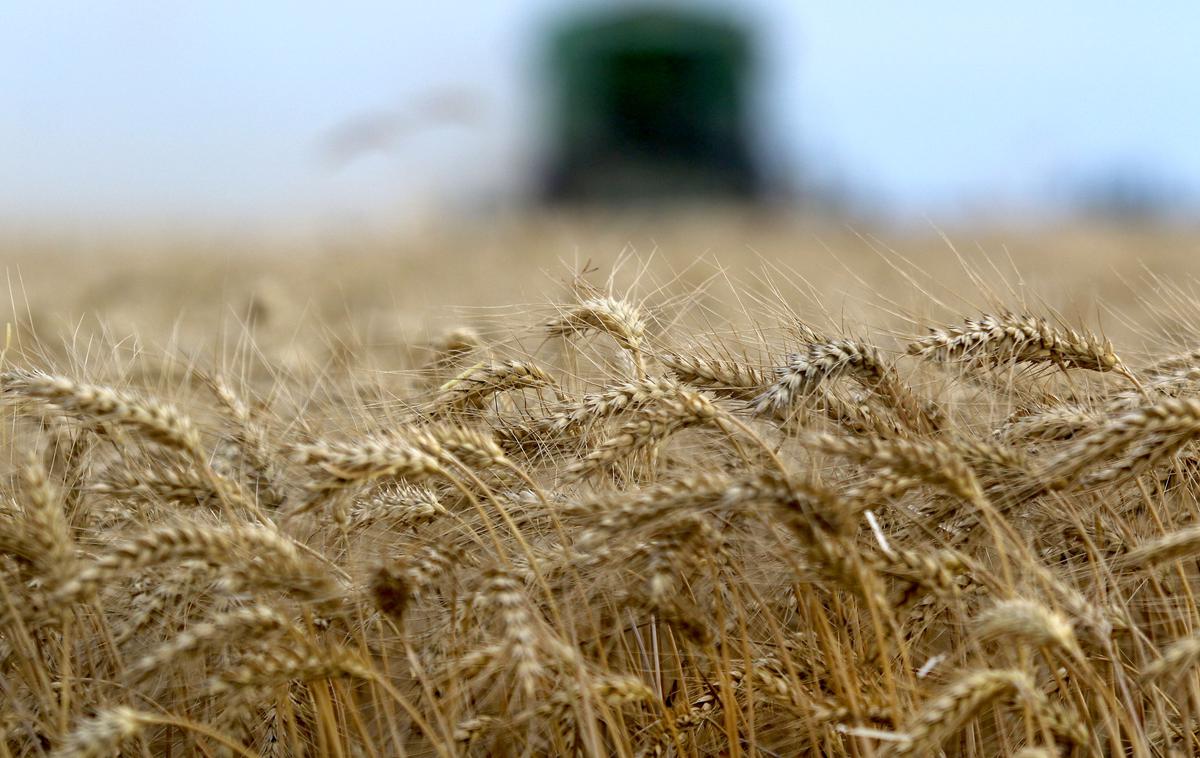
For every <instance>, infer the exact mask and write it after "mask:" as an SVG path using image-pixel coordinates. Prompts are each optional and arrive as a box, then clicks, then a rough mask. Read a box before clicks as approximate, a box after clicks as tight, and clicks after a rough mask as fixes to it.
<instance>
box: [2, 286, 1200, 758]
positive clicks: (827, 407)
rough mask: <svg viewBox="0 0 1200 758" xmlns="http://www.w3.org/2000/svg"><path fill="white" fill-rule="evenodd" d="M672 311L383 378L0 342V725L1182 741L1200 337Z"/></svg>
mask: <svg viewBox="0 0 1200 758" xmlns="http://www.w3.org/2000/svg"><path fill="white" fill-rule="evenodd" d="M564 299H565V298H564ZM677 327H678V325H676V324H670V323H663V321H662V320H661V319H658V318H656V316H655V313H654V306H653V304H652V303H648V302H643V301H640V300H639V299H638V297H637V295H636V294H635V293H629V292H617V293H614V292H613V291H612V290H611V288H604V289H601V288H597V287H592V286H588V285H585V284H582V283H576V285H575V287H574V290H573V292H572V293H571V297H570V299H569V301H568V302H567V303H566V304H564V305H561V306H557V307H555V308H553V309H548V310H547V311H546V312H545V313H543V314H542V315H540V316H536V314H535V317H534V318H531V319H530V320H529V323H528V324H527V325H525V326H521V327H520V329H519V330H515V331H516V332H517V333H515V334H492V335H490V336H488V337H486V338H484V337H481V336H480V334H479V333H478V332H477V331H473V330H471V329H461V330H456V331H452V332H449V333H447V334H446V335H445V339H443V340H442V341H441V343H440V345H439V346H438V347H437V349H436V350H434V351H433V352H432V354H431V355H430V356H429V357H428V358H427V359H426V360H424V361H423V362H422V365H421V366H420V370H419V371H412V372H407V373H403V374H402V375H397V377H396V380H397V381H398V382H399V383H400V384H402V385H403V387H404V391H403V392H400V391H396V392H382V391H372V390H371V389H370V388H367V387H364V386H362V385H361V384H356V382H355V381H354V380H353V379H346V378H344V377H342V378H339V377H340V376H341V375H339V374H338V373H337V372H338V371H340V370H342V369H339V368H338V367H337V366H333V365H331V366H327V367H325V368H324V369H322V370H321V371H317V372H313V373H312V374H310V375H309V376H308V378H306V379H302V378H301V377H300V375H296V374H293V373H289V372H288V371H284V370H275V371H273V370H272V369H271V367H270V366H266V367H263V366H260V367H259V368H260V370H258V371H257V372H250V371H249V370H248V369H246V370H243V371H242V372H241V373H239V374H234V375H233V376H235V377H236V378H234V379H231V378H230V376H231V374H229V373H227V372H226V373H223V372H219V371H215V370H213V371H209V370H204V369H202V368H201V367H200V366H199V365H196V364H190V365H187V366H185V367H184V369H183V372H182V379H180V380H179V381H167V380H166V379H165V378H164V377H167V374H165V373H160V374H159V375H158V381H157V382H155V381H151V380H152V379H154V372H152V371H151V372H144V373H143V374H141V375H140V377H141V378H140V379H139V375H138V374H136V372H126V373H125V374H124V375H123V376H116V377H108V381H103V380H101V378H100V377H98V376H80V375H78V374H79V373H86V372H76V373H75V374H72V373H71V372H70V371H69V370H63V369H61V368H60V369H59V370H55V369H54V367H53V366H50V365H38V361H37V360H35V359H34V358H33V357H31V356H35V355H38V354H39V353H38V351H36V350H28V349H26V350H23V351H22V350H18V349H17V348H16V347H13V345H12V344H10V348H12V349H11V350H10V351H9V353H8V355H7V356H6V357H4V358H2V359H0V361H2V362H3V364H4V365H3V371H2V373H0V408H2V412H3V413H4V424H3V430H4V431H3V435H4V440H3V445H4V448H5V449H6V450H7V451H8V458H9V460H10V461H11V464H12V465H11V467H10V471H11V472H12V473H11V476H10V477H9V478H8V479H7V480H6V481H5V483H4V484H3V485H2V486H3V488H4V490H3V493H0V494H2V500H0V754H2V755H21V756H26V755H46V754H49V755H55V756H101V755H113V754H118V753H122V752H123V753H125V754H129V755H190V754H196V755H232V756H242V755H297V756H298V755H322V756H324V755H330V756H346V757H347V758H349V757H350V756H368V757H371V758H375V757H378V756H392V755H422V756H424V755H438V756H452V755H471V754H474V755H490V754H502V755H503V754H522V755H572V754H586V755H621V756H657V755H717V754H720V755H739V754H747V755H755V754H761V755H766V756H772V755H854V756H873V755H874V756H926V755H939V754H943V753H944V754H947V755H969V756H991V755H1021V756H1025V758H1033V757H1034V756H1058V755H1134V756H1150V755H1169V754H1179V755H1187V754H1196V753H1197V752H1198V751H1200V732H1198V729H1200V676H1197V669H1198V668H1200V666H1198V664H1200V633H1198V632H1197V625H1198V624H1200V605H1198V604H1197V602H1196V597H1195V593H1196V591H1197V590H1200V562H1198V561H1200V519H1198V516H1200V506H1198V503H1197V498H1196V496H1197V493H1198V486H1197V485H1198V483H1200V482H1198V479H1200V451H1198V448H1197V444H1196V443H1197V442H1200V351H1197V352H1195V353H1192V354H1181V355H1170V356H1164V357H1161V358H1160V359H1158V360H1141V361H1138V362H1136V365H1134V364H1127V363H1126V362H1125V361H1123V360H1122V358H1121V357H1120V356H1119V354H1118V353H1117V352H1116V351H1115V350H1114V348H1113V346H1112V345H1111V344H1110V343H1108V342H1107V341H1105V340H1103V339H1100V338H1098V337H1096V336H1094V335H1093V334H1092V333H1090V332H1088V331H1086V330H1084V329H1081V328H1078V327H1077V328H1070V327H1068V326H1066V325H1065V324H1063V323H1062V322H1061V320H1060V319H1057V318H1054V317H1049V316H1047V317H1043V316H1039V315H1036V314H1034V313H1030V312H1019V311H1016V310H1013V311H1004V310H999V309H997V311H996V312H995V313H993V314H990V315H976V316H974V317H972V318H969V319H967V320H964V321H961V322H959V323H957V324H945V325H934V326H933V327H932V328H930V329H929V330H928V331H927V332H925V333H923V334H917V333H915V332H916V330H914V333H913V334H910V335H908V336H907V338H900V339H896V336H895V335H891V336H890V337H888V339H887V340H874V341H873V340H864V339H859V338H855V337H851V336H847V335H845V334H827V333H819V332H818V330H816V329H813V328H812V327H810V326H808V325H806V324H805V323H804V322H803V321H801V320H799V319H789V320H788V321H787V323H785V324H782V327H783V328H782V330H780V331H776V332H773V334H776V335H780V336H778V338H776V337H772V338H770V339H768V338H766V337H763V335H765V334H767V332H766V331H765V330H759V331H752V333H751V334H750V335H749V336H747V335H746V334H741V335H734V334H732V333H724V332H721V333H718V332H715V331H710V332H708V333H704V331H703V330H698V331H693V332H691V333H682V334H681V333H680V332H681V331H683V330H681V329H679V328H677ZM756 335H757V336H756ZM530 341H532V342H533V343H535V344H536V347H535V348H530V347H528V346H527V343H528V342H530ZM880 342H883V343H886V347H880V346H877V344H876V343H880ZM10 343H11V340H10ZM893 343H894V344H893ZM244 352H247V353H249V352H252V351H244ZM46 362H49V361H48V360H47V361H46ZM43 363H45V362H43ZM249 363H250V360H249V359H247V361H246V362H245V364H244V365H243V369H245V366H246V365H248V364H249ZM343 368H344V367H343ZM251 373H254V374H255V376H250V374H251ZM256 377H257V378H256ZM264 377H265V378H264Z"/></svg>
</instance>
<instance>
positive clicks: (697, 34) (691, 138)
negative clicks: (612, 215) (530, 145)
mask: <svg viewBox="0 0 1200 758" xmlns="http://www.w3.org/2000/svg"><path fill="white" fill-rule="evenodd" d="M751 52H752V51H751V46H750V39H749V37H748V35H747V34H746V32H745V31H744V30H743V29H742V28H741V27H740V26H738V25H737V24H735V23H732V22H730V21H726V20H724V19H721V18H713V17H709V16H705V15H699V14H694V13H685V12H679V11H630V12H624V13H618V14H608V15H604V16H600V17H589V18H585V19H576V20H574V21H573V22H571V23H570V24H568V25H566V26H564V27H562V28H560V30H559V31H558V33H557V34H556V35H555V36H554V38H553V41H552V47H551V55H550V74H551V80H552V82H553V85H552V86H553V92H552V96H553V100H552V118H553V123H552V128H553V131H552V143H551V153H550V160H549V165H548V167H547V169H546V171H545V174H544V176H543V179H542V192H543V197H544V199H545V200H546V201H548V202H567V203H571V202H576V203H599V204H631V205H632V204H640V203H645V202H655V201H676V200H678V201H689V200H691V201H694V200H706V199H713V200H717V199H752V198H753V197H754V196H756V195H757V194H758V193H759V190H760V178H759V174H758V171H757V169H756V167H755V165H754V160H753V157H752V151H751V149H750V144H749V139H748V137H747V128H746V126H747V124H746V122H747V90H748V83H749V80H750V75H751V70H750V69H751Z"/></svg>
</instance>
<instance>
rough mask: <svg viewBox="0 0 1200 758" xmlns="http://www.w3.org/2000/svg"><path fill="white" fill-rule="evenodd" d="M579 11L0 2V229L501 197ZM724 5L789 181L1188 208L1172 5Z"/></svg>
mask: <svg viewBox="0 0 1200 758" xmlns="http://www.w3.org/2000/svg"><path fill="white" fill-rule="evenodd" d="M597 5H598V4H597V3H585V4H581V3H566V2H553V1H551V0H508V2H499V3H490V4H486V5H480V6H478V7H475V6H473V7H472V10H471V12H469V13H467V12H464V11H463V10H462V8H461V7H453V6H450V5H443V6H432V7H430V6H425V5H421V6H417V5H411V6H405V5H404V4H388V3H371V2H358V3H345V4H338V6H337V7H336V8H334V7H332V6H321V5H318V4H313V3H296V4H293V3H274V2H268V3H257V4H236V3H216V4H204V5H198V6H188V7H184V6H178V5H160V4H155V3H149V2H118V3H112V4H106V5H104V6H103V7H101V6H97V5H90V4H85V3H47V4H11V5H10V6H9V7H8V8H6V9H5V10H4V11H2V12H0V91H2V92H4V93H5V95H4V96H3V99H2V102H3V106H0V107H2V110H3V112H2V118H0V170H3V171H4V174H5V175H6V176H7V177H8V178H9V181H8V182H6V183H5V186H4V188H3V189H2V190H0V222H4V223H8V224H21V223H37V222H44V221H50V222H53V221H56V220H64V221H70V220H72V219H74V220H80V221H84V222H86V221H89V220H109V221H115V222H122V221H138V220H164V219H165V220H172V219H174V220H178V221H181V222H193V223H204V222H208V221H220V222H222V223H226V224H247V225H251V226H254V225H256V224H259V223H268V222H270V221H272V220H279V219H290V218H315V219H325V220H338V219H342V220H347V221H350V222H353V220H355V219H359V218H362V219H377V218H389V217H392V216H395V215H397V214H402V213H404V212H409V211H412V210H414V209H416V210H420V209H434V210H445V209H451V210H454V209H463V208H473V207H480V206H492V205H496V204H499V205H504V204H506V203H509V202H511V201H512V199H513V198H514V197H519V196H520V192H521V190H522V188H523V186H524V185H525V184H526V183H527V181H528V174H529V160H530V158H531V156H533V155H534V154H536V152H537V149H538V140H539V134H538V124H537V122H536V120H535V119H534V116H535V115H536V113H537V106H538V95H539V93H538V91H537V89H538V88H537V83H538V79H537V74H538V64H539V59H540V54H541V43H542V41H543V38H542V32H543V31H544V30H545V29H546V28H547V25H549V24H553V23H555V22H556V21H557V20H561V19H562V18H563V17H566V16H569V15H570V14H571V13H574V12H577V11H578V10H579V9H580V8H581V7H584V6H590V7H596V6H597ZM626 5H646V4H644V3H626ZM654 5H656V6H658V5H662V3H658V4H654ZM667 5H671V6H686V7H704V8H716V9H725V10H727V11H729V12H731V13H733V11H732V8H733V4H730V3H717V2H675V3H668V4H667ZM738 8H739V10H738V12H737V13H735V14H734V15H737V16H739V17H741V18H743V19H744V20H745V21H746V23H747V25H748V26H750V28H751V29H752V30H754V31H755V33H756V34H757V35H758V39H759V42H760V51H761V63H762V72H763V79H762V80H761V83H760V87H761V89H760V92H759V95H760V100H761V102H762V104H763V107H762V109H761V110H759V111H757V116H758V118H759V120H760V122H761V123H760V130H761V134H762V137H763V140H764V144H765V145H766V148H767V149H768V150H769V151H770V152H771V154H772V160H773V163H774V164H775V165H776V166H777V167H782V170H783V171H784V172H785V173H789V172H790V173H789V175H791V176H792V177H793V178H795V179H796V180H797V181H799V180H800V179H802V178H803V177H813V176H816V177H817V178H819V179H821V180H822V181H829V182H833V183H836V184H838V185H841V186H845V187H849V188H851V189H852V191H853V193H854V194H855V196H856V197H857V198H859V199H860V200H862V201H863V202H864V203H867V204H869V205H871V206H874V207H877V208H880V209H883V210H884V211H885V212H887V213H889V214H891V215H892V216H894V217H901V218H903V217H922V216H925V217H929V218H932V219H934V220H943V221H948V220H951V219H955V218H961V217H963V216H964V215H970V214H972V213H976V212H984V213H995V212H1011V213H1012V214H1014V215H1017V216H1020V215H1028V214H1031V213H1037V212H1039V211H1040V210H1042V209H1045V208H1052V207H1053V203H1054V198H1055V197H1056V193H1061V192H1062V191H1063V188H1064V187H1067V188H1069V187H1070V186H1072V183H1075V182H1079V181H1082V180H1084V179H1086V178H1087V177H1090V176H1100V177H1104V176H1106V175H1107V174H1108V173H1112V172H1118V173H1119V172H1125V171H1128V172H1130V173H1131V174H1132V175H1142V176H1145V177H1147V178H1148V179H1149V180H1151V181H1161V182H1162V184H1163V186H1164V187H1165V188H1167V189H1169V190H1170V191H1171V192H1175V193H1177V194H1178V196H1179V197H1180V198H1188V200H1189V202H1192V203H1194V202H1195V199H1194V198H1193V197H1191V195H1193V194H1194V193H1195V192H1196V191H1197V190H1198V189H1200V142H1197V141H1196V140H1195V138H1194V131H1195V130H1194V125H1195V122H1196V120H1197V119H1198V118H1200V95H1198V94H1197V92H1196V88H1195V87H1194V85H1193V82H1192V81H1191V79H1192V77H1193V76H1194V74H1195V72H1196V71H1198V70H1200V52H1197V51H1196V46H1195V45H1194V41H1193V39H1191V38H1192V36H1193V31H1194V29H1195V28H1197V25H1196V22H1198V21H1200V10H1198V9H1196V7H1195V6H1194V5H1191V4H1185V3H1183V2H1169V3H1164V4H1159V5H1157V6H1155V8H1154V10H1153V11H1144V10H1143V11H1141V12H1139V13H1137V14H1133V13H1130V12H1127V11H1125V10H1123V9H1122V8H1120V7H1117V6H1103V5H1098V4H1089V5H1086V6H1084V5H1082V4H1079V3H1062V2H1060V3H1049V4H1047V3H1036V4H1035V3H1033V2H1027V1H1026V2H1016V3H1009V4H1006V5H1005V6H1003V7H999V6H989V7H986V8H985V7H980V6H962V5H960V4H954V3H950V2H940V1H939V2H934V3H926V4H924V5H923V9H922V12H921V13H920V14H917V13H915V12H913V10H912V9H911V8H910V7H907V6H896V5H893V4H889V3H883V2H871V3H866V4H855V5H854V6H853V7H850V6H844V5H842V4H833V3H830V4H822V5H816V4H808V5H806V6H803V7H793V6H792V5H791V4H789V3H786V2H782V1H778V2H777V1H775V0H756V2H751V3H748V4H745V5H744V6H738ZM363 123H365V124H366V125H367V127H368V128H369V127H370V125H371V124H373V123H384V124H390V125H391V126H392V127H395V129H396V131H398V132H399V133H400V136H399V137H396V138H393V139H390V140H381V142H380V146H379V149H378V150H376V151H374V152H368V153H365V154H362V155H356V156H354V157H352V158H351V159H349V160H346V161H343V162H341V163H336V164H335V163H331V162H330V161H328V160H325V159H323V157H322V149H323V148H322V145H323V144H325V143H326V142H327V140H328V139H329V136H330V135H331V134H336V133H337V130H338V129H339V128H345V127H346V126H347V124H349V125H351V126H353V125H354V124H363ZM397 124H399V126H398V127H397V126H396V125H397Z"/></svg>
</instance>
